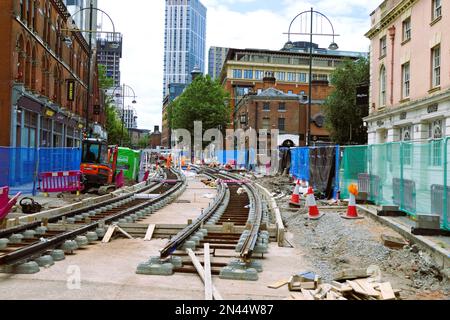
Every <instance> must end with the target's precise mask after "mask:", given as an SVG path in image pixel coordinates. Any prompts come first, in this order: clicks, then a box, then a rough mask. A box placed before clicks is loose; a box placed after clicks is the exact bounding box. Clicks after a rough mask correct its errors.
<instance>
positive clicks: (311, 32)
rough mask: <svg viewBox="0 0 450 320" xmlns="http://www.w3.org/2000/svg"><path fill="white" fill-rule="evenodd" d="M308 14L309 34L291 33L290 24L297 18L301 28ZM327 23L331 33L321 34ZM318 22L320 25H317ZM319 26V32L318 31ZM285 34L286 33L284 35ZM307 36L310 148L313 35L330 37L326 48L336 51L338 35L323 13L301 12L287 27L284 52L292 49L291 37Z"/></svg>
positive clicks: (308, 133)
mask: <svg viewBox="0 0 450 320" xmlns="http://www.w3.org/2000/svg"><path fill="white" fill-rule="evenodd" d="M308 14H309V20H310V21H309V22H310V25H309V32H300V33H293V32H291V27H292V24H293V23H294V21H295V20H296V19H297V18H300V24H301V28H302V27H303V18H305V21H306V22H307V21H308ZM314 14H315V15H316V17H317V21H316V30H313V29H314V23H313V20H314ZM324 21H325V22H328V23H329V24H330V26H331V31H332V33H323V32H322V28H323V22H324ZM318 22H320V23H318ZM319 25H320V31H319ZM285 34H286V33H285ZM292 34H293V35H308V36H309V79H308V87H309V88H308V114H307V119H308V131H307V136H306V145H307V146H310V145H311V108H312V64H313V35H315V36H331V37H333V41H332V42H331V44H330V46H329V47H328V49H330V50H337V49H338V48H339V47H338V45H337V44H336V42H334V37H337V36H339V35H338V34H336V33H334V27H333V24H332V23H331V21H330V19H328V17H327V16H325V15H324V14H323V13H321V12H319V11H315V10H314V9H313V8H311V10H308V11H303V12H301V13H299V14H298V15H297V16H296V17H295V18H294V19H292V21H291V24H290V25H289V31H288V32H287V35H288V41H287V42H286V44H285V45H284V49H285V50H290V49H292V48H293V47H294V45H293V43H292V41H291V35H292Z"/></svg>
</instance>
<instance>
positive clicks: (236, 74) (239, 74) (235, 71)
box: [233, 69, 242, 78]
mask: <svg viewBox="0 0 450 320" xmlns="http://www.w3.org/2000/svg"><path fill="white" fill-rule="evenodd" d="M233 78H242V70H240V69H233Z"/></svg>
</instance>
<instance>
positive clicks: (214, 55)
mask: <svg viewBox="0 0 450 320" xmlns="http://www.w3.org/2000/svg"><path fill="white" fill-rule="evenodd" d="M228 50H229V48H222V47H211V48H209V54H208V74H209V75H210V76H211V78H212V79H216V78H218V77H220V72H221V71H222V67H223V63H224V62H225V59H226V58H227V53H228Z"/></svg>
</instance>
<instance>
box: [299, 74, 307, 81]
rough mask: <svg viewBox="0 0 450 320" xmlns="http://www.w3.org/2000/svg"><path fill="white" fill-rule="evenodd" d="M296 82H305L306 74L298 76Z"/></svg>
mask: <svg viewBox="0 0 450 320" xmlns="http://www.w3.org/2000/svg"><path fill="white" fill-rule="evenodd" d="M298 82H306V73H299V74H298Z"/></svg>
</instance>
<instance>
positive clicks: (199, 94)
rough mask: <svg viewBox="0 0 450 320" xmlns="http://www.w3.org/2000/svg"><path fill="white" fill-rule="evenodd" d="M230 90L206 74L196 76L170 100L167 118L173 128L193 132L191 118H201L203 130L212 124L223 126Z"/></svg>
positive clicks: (226, 122) (228, 109)
mask: <svg viewBox="0 0 450 320" xmlns="http://www.w3.org/2000/svg"><path fill="white" fill-rule="evenodd" d="M228 101H229V94H228V92H226V91H225V90H224V89H223V87H222V86H221V85H220V83H219V82H218V81H214V80H212V79H211V77H210V76H209V75H206V76H198V77H197V78H195V80H194V81H193V82H192V83H191V84H190V85H189V86H188V87H187V88H186V90H185V91H184V92H183V93H182V94H181V95H180V96H179V97H178V98H177V99H175V101H173V102H172V103H171V105H170V106H169V109H168V118H169V121H170V122H171V124H172V125H171V127H172V128H173V129H186V130H188V131H189V132H191V134H192V135H193V134H194V121H202V123H203V133H204V132H205V131H206V130H208V129H212V128H218V127H219V126H221V127H222V128H225V127H226V126H227V124H228V123H229V122H230V117H231V113H230V108H229V106H228Z"/></svg>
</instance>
